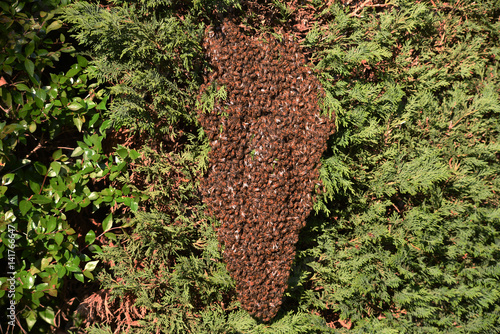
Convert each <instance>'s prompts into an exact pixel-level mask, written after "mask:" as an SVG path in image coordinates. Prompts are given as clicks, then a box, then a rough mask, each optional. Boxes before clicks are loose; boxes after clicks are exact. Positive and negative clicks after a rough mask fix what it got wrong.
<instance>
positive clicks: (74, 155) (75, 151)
mask: <svg viewBox="0 0 500 334" xmlns="http://www.w3.org/2000/svg"><path fill="white" fill-rule="evenodd" d="M83 152H84V151H83V148H81V147H80V146H78V147H77V148H75V150H74V151H73V153H71V157H72V158H74V157H77V156H79V155H82V154H83Z"/></svg>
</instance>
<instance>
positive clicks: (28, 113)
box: [0, 1, 140, 333]
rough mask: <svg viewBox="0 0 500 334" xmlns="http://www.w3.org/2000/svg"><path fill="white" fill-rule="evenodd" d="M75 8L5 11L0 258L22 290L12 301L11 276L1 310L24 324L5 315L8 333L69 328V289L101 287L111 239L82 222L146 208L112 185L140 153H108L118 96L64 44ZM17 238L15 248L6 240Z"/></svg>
mask: <svg viewBox="0 0 500 334" xmlns="http://www.w3.org/2000/svg"><path fill="white" fill-rule="evenodd" d="M67 3H68V2H67V1H40V2H32V1H17V2H11V1H2V2H1V3H0V4H1V7H2V11H3V13H2V22H3V23H5V25H3V23H2V28H1V29H2V39H1V44H0V48H1V50H2V53H1V55H0V59H1V63H2V68H1V72H0V78H1V80H2V83H1V86H0V90H1V95H2V99H1V104H0V106H1V108H2V116H1V120H0V140H1V141H0V144H1V146H0V173H1V176H2V186H1V188H0V206H1V210H0V231H1V236H0V238H1V240H2V242H1V243H0V259H2V260H5V261H7V260H8V261H9V264H12V267H9V268H10V270H9V271H11V272H12V271H15V282H16V287H15V294H13V295H12V296H11V295H10V293H11V291H10V284H9V282H8V280H7V279H8V278H10V276H8V275H7V273H6V272H4V271H3V272H2V277H0V282H1V284H2V289H1V290H0V296H1V297H2V299H1V302H0V305H1V307H4V308H5V309H6V308H7V306H8V305H10V304H11V302H12V301H14V302H15V315H16V318H17V320H16V321H13V322H12V323H15V325H14V326H12V323H11V322H10V321H11V320H13V319H9V323H8V322H7V321H6V320H5V319H4V318H3V317H4V316H2V326H4V324H5V325H6V327H5V330H6V331H8V332H12V333H17V332H19V331H21V330H25V331H29V332H32V333H47V332H49V331H50V328H55V327H56V326H58V324H62V323H64V321H63V320H62V318H64V317H68V316H71V314H70V312H69V311H68V307H69V306H68V304H67V303H68V302H69V300H70V299H71V298H65V296H66V293H67V290H68V285H70V284H74V282H80V283H84V282H90V281H92V280H94V274H93V272H95V271H96V268H97V265H98V261H96V260H94V259H93V255H94V254H96V253H100V252H101V248H100V247H99V242H97V241H96V239H99V240H102V238H100V236H101V235H97V236H96V234H99V233H100V231H99V230H98V229H97V228H96V230H95V231H94V230H93V229H89V228H88V229H87V230H85V227H84V226H85V224H82V223H81V220H79V219H82V218H78V217H80V216H84V217H90V216H91V215H92V214H93V213H96V212H97V211H98V210H99V209H101V210H102V209H103V208H107V210H109V209H110V208H114V209H115V210H116V209H117V208H118V207H119V206H126V207H129V208H130V209H132V210H134V209H135V210H137V207H138V202H139V200H140V198H139V197H136V195H137V193H135V192H128V193H127V194H124V190H123V189H120V188H118V185H119V184H116V183H115V184H110V181H111V180H113V179H114V178H116V177H119V176H122V177H123V176H124V175H126V173H127V166H128V163H129V162H131V161H133V160H134V159H135V158H137V152H135V153H134V152H133V151H130V150H126V151H125V152H124V153H120V152H118V153H117V154H112V153H111V154H110V153H109V152H104V149H103V147H102V142H103V140H104V139H105V137H106V134H107V132H108V131H109V127H110V122H109V121H105V120H104V119H103V117H102V116H103V111H104V110H105V109H106V108H107V101H108V98H109V95H108V93H107V92H106V91H104V90H100V89H99V88H98V86H96V83H95V80H93V79H92V76H89V73H91V72H92V71H93V65H91V64H90V63H89V61H88V58H87V57H85V56H83V55H82V54H80V53H78V52H76V50H75V48H74V46H73V45H72V44H71V43H70V42H66V41H65V39H66V37H65V36H66V34H67V30H66V28H65V27H64V25H63V22H62V21H61V20H60V17H59V16H58V10H59V9H60V8H61V7H63V6H65V5H67ZM65 53H66V55H65ZM61 59H64V62H63V63H61ZM104 180H109V181H107V183H108V184H109V186H107V187H106V188H104V187H101V186H100V184H99V182H101V183H102V182H104ZM94 217H95V219H99V216H98V215H95V216H94ZM111 218H112V214H109V215H108V218H105V219H104V220H103V222H102V225H103V231H102V232H103V233H104V232H106V230H107V229H111V227H112V226H111V224H110V222H111ZM89 219H90V218H89ZM106 223H107V227H106ZM87 225H88V222H87ZM12 232H13V234H12ZM11 235H13V237H14V239H13V240H15V242H14V244H13V245H11V244H10V243H8V242H7V241H8V240H10V239H9V236H11ZM12 254H13V255H12ZM8 255H9V256H8ZM11 255H12V256H11ZM3 263H4V262H3V261H2V265H3ZM4 268H7V265H5V266H4ZM85 277H86V278H87V279H85ZM71 282H73V283H71ZM7 290H8V291H7ZM7 292H8V293H9V298H7ZM5 315H6V313H5ZM7 324H8V326H7ZM18 327H20V328H18ZM2 328H3V327H2ZM21 328H22V329H21Z"/></svg>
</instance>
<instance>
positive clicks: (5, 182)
mask: <svg viewBox="0 0 500 334" xmlns="http://www.w3.org/2000/svg"><path fill="white" fill-rule="evenodd" d="M14 177H15V174H14V173H9V174H5V175H4V176H3V177H2V185H3V186H8V185H9V184H11V183H12V182H13V181H14Z"/></svg>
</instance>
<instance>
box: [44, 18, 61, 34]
mask: <svg viewBox="0 0 500 334" xmlns="http://www.w3.org/2000/svg"><path fill="white" fill-rule="evenodd" d="M61 27H62V21H59V20H57V21H54V22H52V23H51V24H50V25H49V26H48V27H47V29H46V30H45V32H46V33H47V34H48V33H49V32H51V31H52V30H57V29H59V28H61Z"/></svg>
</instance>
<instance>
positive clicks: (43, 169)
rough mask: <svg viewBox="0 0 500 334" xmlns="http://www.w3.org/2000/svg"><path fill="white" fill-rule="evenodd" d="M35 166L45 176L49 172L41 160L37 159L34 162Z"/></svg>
mask: <svg viewBox="0 0 500 334" xmlns="http://www.w3.org/2000/svg"><path fill="white" fill-rule="evenodd" d="M33 166H34V167H35V169H36V171H37V172H38V174H40V175H43V176H45V174H47V167H46V166H45V165H44V164H42V163H41V162H40V161H35V162H34V163H33Z"/></svg>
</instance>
